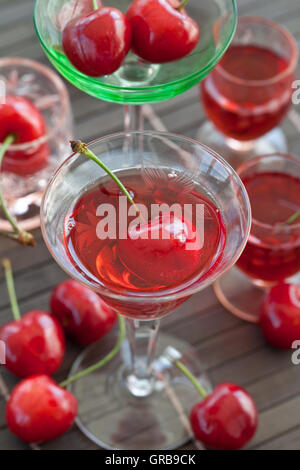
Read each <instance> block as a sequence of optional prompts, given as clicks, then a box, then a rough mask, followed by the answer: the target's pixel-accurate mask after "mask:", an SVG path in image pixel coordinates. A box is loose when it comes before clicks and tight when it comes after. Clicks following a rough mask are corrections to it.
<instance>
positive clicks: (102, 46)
mask: <svg viewBox="0 0 300 470" xmlns="http://www.w3.org/2000/svg"><path fill="white" fill-rule="evenodd" d="M62 45H63V49H64V52H65V54H66V56H67V57H68V59H69V61H70V62H71V63H72V64H73V65H74V67H76V68H77V69H78V70H79V71H80V72H82V73H84V74H86V75H89V76H91V77H100V76H102V75H109V74H112V73H114V72H115V71H116V70H118V68H119V67H120V66H121V64H122V62H123V60H124V58H125V56H126V55H127V54H128V51H129V49H130V46H131V28H130V24H129V21H128V19H127V18H126V16H125V15H124V14H123V13H122V12H121V11H119V10H117V9H116V8H111V7H103V8H100V9H99V10H96V11H93V12H92V13H89V14H88V15H85V16H82V17H80V18H75V19H73V20H71V21H70V22H69V23H68V24H67V26H66V28H65V29H64V30H63V33H62Z"/></svg>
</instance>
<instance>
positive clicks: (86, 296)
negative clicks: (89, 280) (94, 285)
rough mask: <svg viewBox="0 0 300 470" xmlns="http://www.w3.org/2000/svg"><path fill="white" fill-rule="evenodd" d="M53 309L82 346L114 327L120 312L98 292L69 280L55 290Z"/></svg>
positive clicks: (72, 336)
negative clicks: (116, 311)
mask: <svg viewBox="0 0 300 470" xmlns="http://www.w3.org/2000/svg"><path fill="white" fill-rule="evenodd" d="M50 305H51V312H52V314H53V315H55V317H56V318H57V319H58V320H59V321H60V323H61V324H62V325H63V326H64V328H65V329H66V331H67V333H68V334H69V335H70V337H71V338H72V339H73V340H74V341H75V342H76V343H77V344H79V345H80V346H87V345H88V344H91V343H94V342H95V341H98V340H99V339H101V338H102V337H103V336H105V335H106V334H107V333H109V331H110V330H111V329H112V327H113V325H114V323H115V321H116V318H117V315H116V313H115V312H114V310H112V309H111V308H110V307H108V305H106V304H105V303H104V302H103V300H102V299H101V298H100V297H99V295H97V294H96V293H95V292H93V291H91V290H90V289H88V288H87V287H84V286H82V285H81V284H80V283H79V282H76V281H73V280H67V281H64V282H62V283H61V284H59V285H58V286H57V287H56V288H55V289H54V291H53V292H52V296H51V300H50Z"/></svg>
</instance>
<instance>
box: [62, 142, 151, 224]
mask: <svg viewBox="0 0 300 470" xmlns="http://www.w3.org/2000/svg"><path fill="white" fill-rule="evenodd" d="M70 144H71V147H72V150H73V152H77V153H80V154H81V155H85V156H86V157H88V158H89V159H90V160H93V161H94V162H95V163H97V165H99V166H100V167H101V168H102V169H103V170H104V171H105V172H106V173H107V174H108V175H109V176H110V177H111V178H112V179H113V181H114V182H115V183H116V184H117V186H119V188H120V189H121V191H122V192H123V193H124V194H125V196H126V197H127V199H128V201H129V202H130V204H132V205H133V206H134V208H135V210H136V211H137V213H138V214H139V216H140V217H141V218H142V215H141V213H140V210H139V209H138V207H137V206H136V204H135V202H134V200H133V199H132V197H131V196H130V194H129V192H128V191H127V189H126V188H125V186H124V185H123V183H121V181H120V180H119V178H118V177H117V176H116V175H115V174H114V173H113V172H112V171H111V170H110V169H109V168H108V167H107V166H106V165H105V164H104V163H103V162H102V161H101V160H100V158H98V157H96V155H95V154H94V152H92V151H91V150H90V149H89V148H88V147H87V145H86V144H85V143H84V142H80V141H79V140H78V141H75V140H70Z"/></svg>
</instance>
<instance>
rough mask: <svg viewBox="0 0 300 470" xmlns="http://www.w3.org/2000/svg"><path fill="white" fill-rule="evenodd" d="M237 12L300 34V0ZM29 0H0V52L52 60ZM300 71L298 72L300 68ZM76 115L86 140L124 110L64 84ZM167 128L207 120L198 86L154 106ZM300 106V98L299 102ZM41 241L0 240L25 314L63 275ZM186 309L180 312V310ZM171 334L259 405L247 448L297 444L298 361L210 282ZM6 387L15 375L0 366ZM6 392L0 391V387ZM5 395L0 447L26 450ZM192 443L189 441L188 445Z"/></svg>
mask: <svg viewBox="0 0 300 470" xmlns="http://www.w3.org/2000/svg"><path fill="white" fill-rule="evenodd" d="M238 5H239V14H240V15H243V16H244V15H259V16H265V17H268V18H273V19H275V20H276V21H279V22H280V23H282V24H284V25H286V26H287V27H288V28H289V30H290V31H291V32H292V33H293V34H294V35H295V36H296V38H297V40H298V43H299V41H300V3H299V0H285V1H284V2H283V1H282V0H268V1H264V2H262V1H261V0H238ZM32 7H33V0H14V1H13V2H12V1H11V0H0V13H1V14H0V55H1V56H20V57H28V58H32V59H36V60H38V61H41V62H43V63H45V64H47V65H49V63H48V60H47V59H46V57H45V55H44V53H43V51H42V49H41V47H40V45H39V43H38V40H37V38H36V37H35V34H34V31H33V26H32ZM298 77H299V78H300V74H299V75H298ZM68 88H69V92H70V96H71V101H72V106H73V112H74V116H75V122H76V135H77V136H78V137H80V138H82V139H84V140H90V139H93V138H96V137H100V136H103V135H106V134H109V133H111V132H114V131H118V130H120V129H122V118H123V116H122V109H121V107H120V106H118V105H114V104H109V103H105V102H102V101H98V100H96V99H93V98H91V97H89V96H87V95H85V94H84V93H82V92H80V91H79V90H77V89H75V88H74V87H72V86H70V85H68ZM154 109H155V111H156V112H157V113H158V114H159V116H160V117H161V119H162V121H163V123H164V125H165V126H166V127H167V128H168V130H170V131H175V132H179V133H181V134H185V135H187V136H195V135H196V132H197V129H198V127H199V126H200V124H201V123H202V121H203V120H204V116H203V113H202V110H201V106H200V104H199V99H198V89H197V87H195V88H194V89H192V90H190V91H188V92H187V93H185V94H184V95H181V96H179V97H178V98H176V99H173V100H170V101H168V102H165V103H160V104H157V105H155V106H154ZM299 113H300V105H299ZM284 127H285V131H286V133H287V135H288V138H289V147H290V151H291V152H293V153H295V154H297V153H298V154H300V150H299V148H300V135H299V132H298V133H297V131H296V129H295V127H294V126H293V125H292V123H291V122H290V121H289V120H288V119H287V120H286V122H285V123H284ZM35 235H36V238H37V240H38V246H37V247H36V248H34V249H29V248H28V249H26V248H22V247H19V246H17V245H16V244H14V243H12V242H10V241H7V240H5V239H0V257H2V256H3V255H6V256H9V257H10V258H11V260H12V263H13V267H14V272H15V276H16V288H17V293H18V298H19V302H20V307H21V310H22V312H23V313H25V312H26V311H27V310H29V309H35V308H39V309H40V308H42V309H46V310H47V309H48V301H49V295H50V292H51V289H52V288H53V287H54V286H55V285H56V284H57V283H58V282H60V281H62V280H63V279H65V278H66V275H65V274H64V272H62V271H61V269H60V268H59V267H58V266H57V265H56V263H55V262H54V261H53V260H52V259H51V256H50V254H49V253H48V251H47V249H46V247H45V245H44V243H43V241H42V237H41V233H40V231H39V230H37V231H36V233H35ZM183 311H184V316H183V315H182V312H183ZM10 319H11V312H10V307H9V303H8V296H7V293H6V288H5V284H4V279H3V272H0V324H3V323H5V322H7V321H9V320H10ZM162 328H163V329H165V330H167V331H168V333H169V334H172V335H177V336H178V337H179V338H182V339H187V340H188V341H189V343H191V344H192V345H193V346H194V347H195V348H196V350H197V353H199V356H200V357H201V360H202V361H203V362H204V363H205V365H206V366H207V368H208V369H209V374H210V378H211V380H212V381H213V382H214V383H215V384H217V383H218V382H221V381H224V380H226V381H233V382H237V383H239V384H240V385H242V386H244V387H245V388H246V389H247V390H248V391H249V392H250V393H251V395H252V396H253V397H254V399H255V401H256V403H257V405H258V408H259V411H260V421H259V428H258V432H257V434H256V436H255V438H254V439H253V440H252V442H251V443H250V445H249V448H251V449H300V411H299V410H300V395H299V393H300V366H299V367H297V366H294V365H292V364H291V352H281V351H277V350H274V349H272V348H270V347H268V346H267V345H266V343H265V341H264V339H263V337H262V334H261V332H260V330H259V328H258V327H257V326H256V325H252V324H249V323H245V322H243V321H240V320H239V319H237V318H235V317H234V316H232V315H231V314H229V313H228V312H226V311H225V310H224V308H223V307H222V306H221V305H220V304H219V303H218V301H217V300H216V298H215V296H214V293H213V291H212V289H211V288H209V289H207V290H205V291H204V292H202V293H200V294H198V295H196V296H194V297H193V298H192V299H190V301H188V302H187V303H186V304H184V306H183V307H182V308H181V309H180V310H179V311H177V312H175V313H174V314H173V315H171V316H170V317H169V318H167V319H165V320H164V321H163V327H162ZM78 352H79V350H78V349H76V348H75V347H72V346H69V347H68V353H67V357H66V360H65V362H64V365H63V367H62V369H61V371H60V373H59V374H58V376H57V378H58V379H62V378H64V377H65V376H66V374H67V371H68V369H69V367H70V364H71V362H72V361H73V360H74V358H75V356H76V355H77V354H78ZM0 371H1V374H2V377H3V379H4V381H5V384H6V385H7V388H8V389H11V388H12V387H13V386H14V384H15V383H16V382H17V380H16V379H15V378H14V377H12V375H10V374H9V373H8V372H6V371H5V369H4V368H3V367H1V369H0ZM2 392H3V390H2ZM4 405H5V400H4V397H2V398H0V449H28V448H29V446H28V445H27V444H24V443H22V442H21V441H19V440H18V439H17V438H16V437H14V436H13V435H12V434H10V432H9V431H8V429H7V427H6V424H5V419H4ZM41 448H42V449H95V448H96V446H95V445H94V444H92V443H91V442H89V441H88V440H87V439H86V438H85V437H84V436H83V434H81V432H80V431H79V430H78V429H77V428H76V427H73V428H72V430H71V431H69V432H68V433H67V434H66V435H65V436H63V437H61V438H59V439H57V440H55V441H52V442H50V443H47V444H45V445H42V446H41ZM186 448H190V449H193V448H194V446H193V444H190V445H188V446H186Z"/></svg>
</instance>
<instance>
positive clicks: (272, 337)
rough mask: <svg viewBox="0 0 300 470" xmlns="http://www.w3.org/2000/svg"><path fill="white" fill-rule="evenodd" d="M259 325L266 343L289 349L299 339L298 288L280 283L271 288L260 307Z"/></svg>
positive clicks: (299, 296) (299, 312)
mask: <svg viewBox="0 0 300 470" xmlns="http://www.w3.org/2000/svg"><path fill="white" fill-rule="evenodd" d="M259 324H260V327H261V329H262V332H263V334H264V337H265V338H266V340H267V341H268V343H270V344H272V345H273V346H275V347H277V348H281V349H290V348H291V347H292V343H293V342H294V341H295V340H297V339H300V286H299V285H296V284H287V283H282V284H278V285H277V286H274V287H272V288H271V289H270V290H269V292H268V293H267V295H266V297H265V299H264V300H263V303H262V305H261V309H260V318H259Z"/></svg>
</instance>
